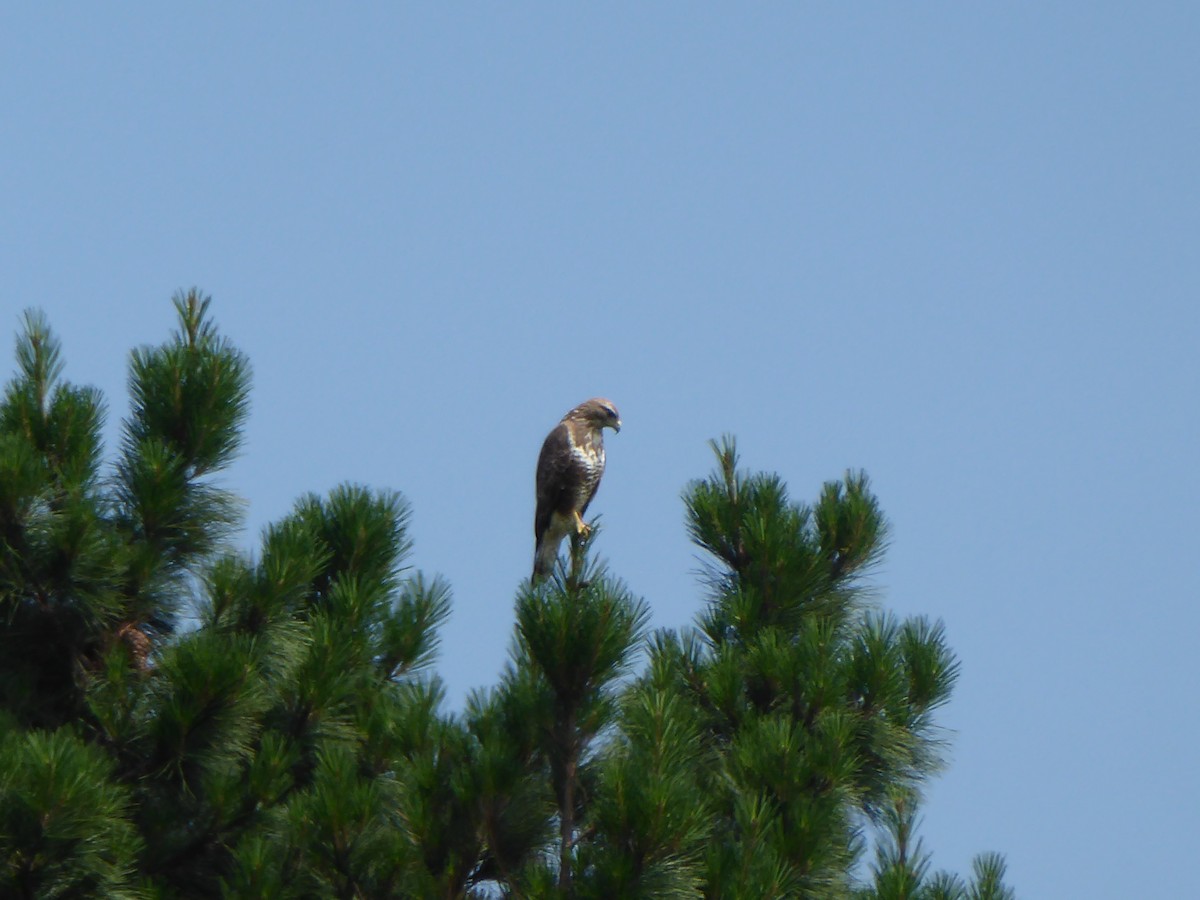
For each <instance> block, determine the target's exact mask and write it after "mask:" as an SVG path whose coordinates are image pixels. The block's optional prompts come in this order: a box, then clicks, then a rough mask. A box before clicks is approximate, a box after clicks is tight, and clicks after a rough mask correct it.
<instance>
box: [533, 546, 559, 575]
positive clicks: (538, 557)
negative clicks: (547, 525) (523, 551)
mask: <svg viewBox="0 0 1200 900" xmlns="http://www.w3.org/2000/svg"><path fill="white" fill-rule="evenodd" d="M557 559H558V541H552V540H550V539H549V537H548V536H543V537H542V539H541V540H540V541H538V545H537V549H536V550H534V553H533V575H531V576H530V581H532V582H533V583H534V584H536V583H537V582H539V581H541V580H542V579H543V578H545V577H546V576H547V575H549V574H550V572H551V571H552V570H553V569H554V563H555V561H556V560H557Z"/></svg>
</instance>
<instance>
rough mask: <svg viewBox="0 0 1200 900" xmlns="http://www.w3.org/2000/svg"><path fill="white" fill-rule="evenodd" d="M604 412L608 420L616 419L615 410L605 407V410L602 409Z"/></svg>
mask: <svg viewBox="0 0 1200 900" xmlns="http://www.w3.org/2000/svg"><path fill="white" fill-rule="evenodd" d="M604 411H605V412H606V413H608V417H609V418H610V419H615V418H616V417H617V411H616V410H615V409H613V408H612V407H611V406H607V407H605V408H604Z"/></svg>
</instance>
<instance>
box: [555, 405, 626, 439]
mask: <svg viewBox="0 0 1200 900" xmlns="http://www.w3.org/2000/svg"><path fill="white" fill-rule="evenodd" d="M563 418H564V419H575V420H576V421H579V422H585V423H587V425H588V426H589V427H591V428H594V429H595V430H596V431H600V430H601V429H603V428H611V429H612V430H613V431H620V430H621V415H620V413H618V412H617V408H616V407H615V406H613V405H612V401H610V400H605V399H604V398H603V397H595V398H593V399H591V400H588V401H587V402H586V403H580V404H579V405H578V406H577V407H575V408H574V409H573V410H571V411H570V412H569V413H567V414H566V415H565V416H563Z"/></svg>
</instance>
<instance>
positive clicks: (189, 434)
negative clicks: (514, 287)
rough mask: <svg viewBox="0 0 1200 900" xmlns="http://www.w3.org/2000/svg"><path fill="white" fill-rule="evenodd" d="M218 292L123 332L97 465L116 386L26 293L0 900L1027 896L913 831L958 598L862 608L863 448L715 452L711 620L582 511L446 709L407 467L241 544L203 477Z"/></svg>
mask: <svg viewBox="0 0 1200 900" xmlns="http://www.w3.org/2000/svg"><path fill="white" fill-rule="evenodd" d="M209 305H210V304H209V300H208V299H207V298H203V297H201V296H200V295H199V294H198V293H197V292H195V291H191V292H189V293H187V294H181V295H178V296H177V297H176V298H175V309H176V314H177V317H178V322H179V324H178V328H177V330H176V331H175V332H174V333H173V334H172V335H171V337H170V338H169V340H168V341H166V342H165V343H164V344H162V345H161V346H158V347H145V348H141V349H138V350H136V351H135V352H134V353H133V355H132V359H131V365H130V382H129V384H130V392H131V395H132V401H133V402H132V409H131V412H130V416H129V418H128V420H127V421H126V422H125V423H124V429H123V437H122V442H121V446H120V448H119V451H118V452H117V454H116V456H115V459H113V460H112V461H111V463H110V464H108V465H107V466H106V464H105V460H104V454H103V452H102V447H101V442H100V430H101V425H102V422H103V417H104V407H103V405H102V403H101V399H100V397H99V396H98V394H97V392H96V391H95V390H93V389H91V388H79V387H75V386H72V385H70V384H68V383H66V382H64V381H63V380H62V371H63V365H62V359H61V351H60V348H59V345H58V342H57V340H56V339H55V338H54V336H53V334H52V333H51V331H50V329H49V327H48V325H47V323H46V321H45V319H44V317H42V316H41V315H40V314H37V313H27V314H26V316H25V319H24V331H23V333H22V335H21V336H20V337H19V338H18V341H17V369H16V373H15V375H14V377H13V379H12V381H11V382H10V383H9V384H8V385H7V387H6V388H5V390H4V393H3V400H2V402H0V860H2V868H0V894H3V895H4V896H24V897H90V896H96V897H118V898H119V897H131V898H133V897H146V898H149V897H163V898H167V897H183V896H186V897H197V898H204V897H281V898H287V897H296V898H301V897H303V898H315V897H392V896H395V897H444V898H458V897H464V898H465V897H491V896H505V897H514V898H515V897H521V898H540V897H579V898H597V900H599V898H607V897H628V898H647V900H649V898H685V897H692V898H695V897H714V898H715V897H736V898H740V897H849V896H854V897H859V898H868V897H873V898H885V897H886V898H891V897H897V898H899V897H905V898H921V900H929V898H955V900H964V898H976V900H984V898H987V900H1005V898H1011V897H1012V896H1013V895H1012V892H1011V891H1010V890H1009V889H1008V888H1007V887H1006V886H1005V885H1004V862H1003V859H1002V858H1001V857H998V856H994V855H992V856H981V857H979V858H978V859H977V860H976V862H975V868H974V872H973V874H972V877H971V879H970V880H969V881H968V880H964V879H962V878H959V877H958V876H955V875H951V874H948V873H932V874H931V872H930V861H929V857H928V855H927V854H926V853H925V851H924V850H923V849H922V848H921V846H920V842H919V841H915V840H914V839H913V833H914V829H915V808H916V804H917V801H918V798H919V791H920V788H921V786H922V784H923V783H924V782H925V780H926V779H928V778H929V777H931V776H932V775H933V774H934V773H936V771H937V770H938V767H939V766H940V749H941V735H940V733H939V731H938V729H937V725H936V721H935V719H934V713H935V712H936V710H937V709H938V707H939V706H941V705H942V704H944V703H945V702H946V701H947V699H948V698H949V696H950V692H951V690H952V688H953V685H954V681H955V678H956V676H957V672H958V663H957V661H956V659H955V658H954V655H953V653H952V652H951V651H950V649H949V647H948V645H947V642H946V636H945V633H944V630H943V628H942V626H941V624H940V623H933V622H929V621H927V620H925V619H922V618H910V619H905V620H900V619H897V618H896V617H895V616H892V615H890V614H888V613H886V612H882V611H879V610H878V609H876V608H875V607H874V605H873V604H872V603H870V602H869V597H868V595H867V593H866V586H865V582H864V576H865V574H866V573H868V572H869V571H870V568H871V566H872V565H873V564H874V563H875V562H877V561H878V560H879V558H880V557H881V554H882V552H883V549H884V543H885V540H886V534H887V525H886V522H885V520H884V518H883V516H882V513H881V512H880V509H879V505H878V503H877V501H876V499H875V497H874V495H873V494H872V493H871V491H870V488H869V484H868V482H867V479H866V477H865V476H864V475H862V474H859V473H849V474H847V475H846V477H845V478H844V479H842V480H839V481H834V482H830V483H828V484H826V485H825V486H824V487H823V488H822V490H821V492H820V494H819V496H818V498H817V500H816V502H815V503H814V504H812V505H808V504H804V503H797V502H795V501H793V500H792V499H790V497H789V495H788V491H787V489H786V486H785V485H784V484H783V482H782V481H781V480H780V479H779V478H778V477H776V476H773V475H767V474H748V473H745V472H742V471H740V470H739V468H738V463H737V455H736V448H735V447H734V444H733V441H732V440H731V439H726V440H725V441H723V442H722V443H720V444H714V450H715V451H716V455H717V469H716V471H715V472H714V473H713V474H712V475H711V476H710V477H709V478H707V479H704V480H701V481H697V482H694V483H692V484H691V485H690V486H689V487H688V489H687V491H686V492H685V494H684V503H685V507H686V509H687V514H688V529H689V532H690V533H691V535H692V537H693V539H694V540H695V541H696V543H697V544H698V545H699V546H700V547H702V548H703V549H704V550H706V551H707V552H708V553H709V555H710V557H711V560H710V562H711V565H710V568H709V570H708V573H707V576H708V577H707V583H708V588H709V594H708V598H707V605H706V607H705V609H704V610H703V612H702V613H701V615H700V616H699V620H698V627H695V628H685V629H682V630H681V631H671V630H660V631H658V632H656V633H654V634H652V635H648V634H647V625H648V622H649V618H650V614H649V607H648V605H647V604H646V603H645V601H643V600H641V599H639V598H637V597H635V596H633V595H632V594H631V593H630V591H629V590H628V588H627V587H626V586H625V585H624V584H623V583H622V582H621V581H620V580H619V579H617V578H615V577H613V576H612V575H611V574H610V573H609V572H608V571H607V569H606V567H605V565H604V564H603V563H602V562H600V561H598V560H597V559H596V558H595V557H594V556H593V554H592V547H593V545H594V542H595V541H596V539H597V536H598V535H599V533H600V531H599V528H598V527H595V523H593V529H592V531H591V533H590V535H589V536H588V537H587V538H586V539H581V540H575V541H573V543H572V545H571V552H570V555H569V557H568V558H567V559H566V560H564V561H562V562H560V564H559V566H558V568H557V569H556V570H555V572H554V573H553V574H552V576H551V577H550V578H548V579H543V580H541V581H539V583H538V584H536V585H534V584H525V585H522V586H521V588H520V589H519V590H518V592H517V596H516V602H515V609H514V619H515V627H514V637H513V642H512V650H511V659H510V662H509V664H508V665H507V667H506V668H505V670H504V672H503V673H501V677H500V679H499V682H498V683H497V684H496V685H495V686H494V687H492V688H490V689H486V690H479V691H477V692H475V693H474V694H473V695H472V696H471V697H470V698H469V700H468V701H467V704H466V708H465V709H464V711H463V712H462V714H461V715H454V714H451V713H448V712H447V711H446V709H445V706H446V703H445V698H444V692H443V690H442V687H441V684H440V682H439V681H438V680H437V678H436V676H435V675H434V674H433V673H432V671H431V667H432V663H433V661H434V659H435V656H436V653H437V650H438V638H437V633H438V629H439V627H440V626H441V624H442V623H443V622H444V621H445V619H446V617H447V616H448V615H449V612H450V603H451V594H450V590H449V587H448V585H447V584H446V583H445V582H444V581H443V580H441V579H440V578H436V577H434V578H430V577H427V576H425V575H423V574H421V573H419V572H413V571H410V570H409V569H408V568H407V560H408V556H409V553H410V551H411V548H412V543H411V540H410V537H409V525H410V519H411V514H410V510H409V507H408V505H407V503H406V502H405V500H404V499H403V497H402V496H401V495H400V494H398V493H396V492H395V491H390V490H371V489H369V488H366V487H363V486H359V485H342V486H339V487H337V488H335V489H334V490H333V491H331V492H330V493H329V494H328V495H326V496H318V495H316V494H306V495H303V496H302V497H301V498H300V500H299V501H298V502H297V503H296V505H295V507H294V509H293V511H292V512H291V513H290V514H289V515H287V516H285V517H284V518H283V519H281V520H280V521H279V522H276V523H274V524H272V525H271V526H269V527H268V528H266V529H265V531H264V533H263V534H262V536H261V542H260V546H259V549H258V551H257V553H256V554H254V555H253V556H250V555H247V554H244V553H240V552H236V551H234V550H233V549H232V548H231V547H230V546H229V537H230V535H231V533H232V530H233V529H234V528H235V526H236V525H237V523H238V521H239V511H240V507H241V504H240V501H238V500H237V499H236V498H235V497H234V496H233V495H232V494H230V493H228V492H227V491H225V490H223V489H221V488H219V487H218V486H217V485H216V483H215V481H214V478H215V477H216V476H217V475H219V473H220V472H221V470H222V469H223V468H224V467H225V466H227V465H228V464H229V462H230V461H231V460H232V459H233V457H234V455H235V454H236V452H237V450H238V448H239V447H240V445H241V439H242V427H243V425H244V421H245V417H246V413H247V409H248V397H249V371H250V370H249V363H248V361H247V360H246V358H245V357H244V356H243V355H242V354H241V353H240V351H238V350H237V349H236V348H235V347H234V346H233V345H232V344H231V343H230V342H229V341H228V340H227V339H225V338H224V337H222V336H221V335H219V334H218V332H217V330H216V328H215V326H214V325H213V323H212V321H211V320H210V318H209V317H208V310H209ZM185 613H186V614H187V616H188V618H189V619H190V620H191V621H192V622H194V623H195V625H194V627H192V628H190V629H186V630H177V628H176V624H177V622H179V621H180V620H181V617H182V615H183V614H185ZM639 662H641V663H644V665H643V666H642V669H641V670H640V671H637V670H636V669H635V665H636V664H638V663H639ZM868 843H873V844H874V846H875V849H876V859H875V864H874V867H873V868H872V870H871V874H870V881H869V882H868V883H860V882H861V879H859V880H858V881H856V879H855V878H854V876H853V873H854V872H855V871H857V863H858V861H859V859H860V857H861V855H862V852H863V848H864V847H865V846H867V845H868Z"/></svg>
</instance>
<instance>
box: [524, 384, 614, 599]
mask: <svg viewBox="0 0 1200 900" xmlns="http://www.w3.org/2000/svg"><path fill="white" fill-rule="evenodd" d="M605 428H611V429H612V430H613V431H620V430H621V417H620V415H618V414H617V408H616V407H615V406H613V405H612V403H610V402H609V401H608V400H605V399H603V398H601V397H596V398H594V399H592V400H588V401H587V402H585V403H580V404H579V405H578V406H577V407H575V408H574V409H573V410H571V411H570V412H569V413H567V414H566V415H565V416H563V417H562V421H561V422H559V423H558V424H557V425H556V426H554V429H553V430H552V431H551V432H550V433H549V434H548V435H546V441H545V443H543V444H542V452H541V453H540V454H539V455H538V464H537V512H536V513H534V517H533V536H534V538H535V539H536V546H535V549H534V554H533V580H534V581H537V580H538V579H539V578H541V577H543V576H544V575H546V574H547V573H548V572H549V571H550V570H551V569H552V568H553V567H554V560H555V559H556V558H557V557H558V545H559V544H560V543H562V539H563V538H564V537H566V536H567V535H568V534H571V533H575V534H578V535H586V534H587V533H588V531H590V529H589V528H588V526H587V525H586V524H585V523H584V521H583V514H584V513H585V512H587V508H588V504H589V503H591V502H592V497H594V496H596V488H598V487H599V486H600V476H601V475H603V474H604V429H605Z"/></svg>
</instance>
